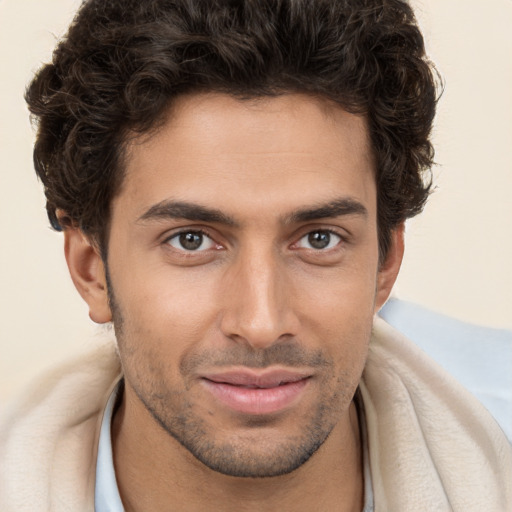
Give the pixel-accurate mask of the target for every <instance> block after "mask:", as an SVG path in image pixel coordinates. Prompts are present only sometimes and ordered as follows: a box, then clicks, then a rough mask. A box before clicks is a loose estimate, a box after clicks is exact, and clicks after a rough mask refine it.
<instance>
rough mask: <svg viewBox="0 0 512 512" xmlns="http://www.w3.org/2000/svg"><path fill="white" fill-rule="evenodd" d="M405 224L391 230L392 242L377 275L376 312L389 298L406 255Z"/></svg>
mask: <svg viewBox="0 0 512 512" xmlns="http://www.w3.org/2000/svg"><path fill="white" fill-rule="evenodd" d="M404 231H405V226H404V224H403V223H402V224H400V225H399V226H398V227H396V228H395V229H394V230H393V231H392V232H391V244H390V247H389V251H388V254H387V256H386V259H385V261H384V262H382V264H381V265H380V268H379V273H378V275H377V293H376V297H375V312H377V311H378V310H379V309H380V308H381V307H382V306H383V305H384V303H385V302H386V301H387V300H388V297H389V295H390V293H391V290H392V288H393V285H394V284H395V281H396V278H397V276H398V272H399V270H400V265H401V264H402V258H403V256H404Z"/></svg>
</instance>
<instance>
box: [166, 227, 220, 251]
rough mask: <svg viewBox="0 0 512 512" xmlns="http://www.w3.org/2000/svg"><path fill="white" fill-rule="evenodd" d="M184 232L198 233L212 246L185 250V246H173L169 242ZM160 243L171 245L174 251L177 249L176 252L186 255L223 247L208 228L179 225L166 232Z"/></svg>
mask: <svg viewBox="0 0 512 512" xmlns="http://www.w3.org/2000/svg"><path fill="white" fill-rule="evenodd" d="M186 233H194V234H200V235H202V236H203V237H205V238H207V239H209V240H210V242H211V244H212V245H213V246H212V247H208V248H206V249H198V250H187V249H185V248H180V247H175V246H173V245H172V244H171V243H170V241H171V240H173V239H178V238H179V237H180V236H181V235H184V234H186ZM162 244H164V245H167V246H169V247H171V248H172V249H173V250H175V251H178V252H181V253H184V254H187V255H192V254H194V253H198V254H200V253H203V252H207V251H209V250H211V249H220V248H222V247H223V246H222V244H220V243H218V242H217V241H216V240H215V238H214V237H213V236H212V234H211V233H210V232H209V231H208V230H206V229H204V228H202V227H180V228H177V229H176V230H174V231H173V232H172V233H167V234H166V235H165V237H164V238H163V240H162Z"/></svg>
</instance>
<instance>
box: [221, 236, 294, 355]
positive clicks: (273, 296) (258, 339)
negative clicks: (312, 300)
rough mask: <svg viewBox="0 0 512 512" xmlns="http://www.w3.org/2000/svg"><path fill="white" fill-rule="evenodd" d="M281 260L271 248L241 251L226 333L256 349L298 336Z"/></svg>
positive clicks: (232, 281)
mask: <svg viewBox="0 0 512 512" xmlns="http://www.w3.org/2000/svg"><path fill="white" fill-rule="evenodd" d="M282 267H283V265H282V264H281V258H280V257H279V254H278V253H277V251H276V250H275V249H274V248H273V247H272V245H271V244H268V245H265V246H262V245H261V244H260V245H258V244H253V245H251V246H247V247H245V248H244V249H242V250H240V252H239V254H238V257H237V261H236V264H235V265H234V267H233V268H232V275H231V276H230V279H228V282H229V283H230V286H229V287H228V289H227V290H226V292H225V293H227V294H228V295H229V299H228V301H227V304H226V308H225V310H224V314H223V330H224V333H225V334H226V335H227V336H229V337H231V338H236V339H238V340H243V341H244V342H245V343H248V344H249V345H251V346H252V347H254V348H264V347H266V346H269V345H271V344H273V343H274V342H276V341H278V340H279V339H280V338H282V337H283V336H285V335H289V336H290V335H291V336H293V335H294V332H293V321H291V316H292V315H291V311H289V310H288V300H287V290H286V278H285V275H284V269H283V268H282Z"/></svg>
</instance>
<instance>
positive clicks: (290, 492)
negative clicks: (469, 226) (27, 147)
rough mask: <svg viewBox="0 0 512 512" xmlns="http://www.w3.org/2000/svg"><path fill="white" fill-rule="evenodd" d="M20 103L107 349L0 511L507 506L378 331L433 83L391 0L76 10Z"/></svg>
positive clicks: (66, 392)
mask: <svg viewBox="0 0 512 512" xmlns="http://www.w3.org/2000/svg"><path fill="white" fill-rule="evenodd" d="M27 100H28V103H29V106H30V109H31V111H32V113H33V114H34V115H35V116H36V117H37V119H38V122H39V132H38V138H37V142H36V147H35V153H34V155H35V159H34V160H35V165H36V171H37V173H38V175H39V177H40V178H41V180H42V181H43V184H44V186H45V193H46V197H47V208H48V214H49V217H50V221H51V223H52V225H53V226H54V227H55V228H56V229H62V230H63V231H64V238H65V251H66V258H67V262H68V266H69V270H70V273H71V277H72V279H73V282H74V284H75V286H76V288H77V289H78V291H79V292H80V294H81V295H82V297H83V298H84V300H85V301H86V303H87V304H88V306H89V312H90V316H91V318H92V319H93V320H94V321H96V322H98V323H108V322H112V323H113V325H114V328H115V333H116V338H117V350H118V354H117V353H116V351H114V350H113V348H112V347H111V346H106V347H104V348H102V349H101V350H100V351H96V352H94V353H91V354H90V355H89V356H87V357H85V358H83V359H81V360H79V361H77V362H76V363H74V364H70V365H68V366H66V367H64V368H63V369H62V370H60V371H59V372H58V374H53V375H51V376H49V377H48V379H47V380H46V381H45V382H42V383H41V384H40V386H39V389H38V390H37V392H36V393H33V394H30V395H29V396H27V397H26V398H25V400H24V401H22V402H21V403H20V405H19V406H18V409H17V410H16V411H14V413H13V415H12V417H11V418H10V419H8V420H7V422H6V424H5V426H4V427H3V430H2V445H1V450H2V460H3V467H2V474H1V482H2V484H1V485H2V493H1V497H0V504H1V507H0V508H1V510H7V511H10V510H93V509H94V507H95V508H96V510H122V509H123V507H124V509H125V510H127V511H131V510H134V511H151V510H234V509H236V510H311V509H312V508H317V509H319V510H325V511H330V510H340V511H354V510H357V511H361V510H374V509H375V510H390V511H401V510H425V511H426V510H452V509H453V510H464V511H467V510H507V507H510V505H511V492H512V490H511V486H510V482H511V476H512V475H511V467H512V454H511V449H510V446H509V444H508V442H507V441H506V439H505V437H504V435H503V433H502V432H501V431H500V429H499V428H498V427H497V426H496V424H495V423H494V421H493V420H492V418H491V417H490V416H489V415H488V413H487V412H486V411H485V410H484V409H483V407H481V406H480V404H479V403H478V402H477V401H476V400H474V399H473V398H472V397H471V396H470V395H469V393H467V392H465V391H464V389H463V388H462V387H460V386H458V385H457V383H456V382H455V381H454V380H453V379H451V378H450V377H449V376H448V375H446V374H445V373H444V372H443V371H442V370H440V369H439V368H438V367H437V366H436V365H435V364H433V363H432V362H431V361H430V360H428V358H426V356H424V355H423V354H422V353H421V352H420V351H419V350H417V349H416V348H415V347H414V346H413V345H412V344H411V343H410V342H408V341H407V340H405V339H404V338H403V337H401V336H400V335H399V334H398V333H397V332H395V331H394V330H393V329H391V328H390V327H389V326H387V325H386V324H384V323H383V322H382V321H379V320H374V314H375V313H376V311H378V309H379V308H380V307H381V306H382V305H383V303H384V302H385V300H386V299H387V297H388V295H389V292H390V290H391V287H392V285H393V283H394V281H395V278H396V275H397V273H398V270H399V267H400V263H401V259H402V255H403V223H404V221H405V219H406V218H408V217H410V216H412V215H414V214H416V213H418V212H419V211H421V208H422V206H423V205H424V202H425V200H426V197H427V195H428V191H429V185H428V180H427V179H425V178H424V177H423V175H424V174H425V173H426V172H427V171H428V169H429V167H430V165H431V163H432V157H433V151H432V147H431V144H430V142H429V134H430V130H431V123H432V119H433V115H434V109H435V102H436V86H435V74H434V72H433V69H432V67H431V65H430V63H429V62H428V60H427V59H426V57H425V54H424V47H423V41H422V38H421V34H420V33H419V31H418V29H417V27H416V24H415V20H414V16H413V14H412V12H411V9H410V8H409V6H408V5H407V4H406V3H404V2H401V1H382V2H379V1H372V2H370V1H368V2H347V1H343V2H341V1H340V2H333V1H332V0H329V1H324V0H317V1H314V2H313V1H311V0H310V1H300V0H290V1H284V0H283V1H279V2H278V1H271V0H267V1H258V2H251V1H247V2H228V1H215V2H200V1H191V0H188V1H185V0H183V1H176V2H165V1H163V0H154V1H145V2H136V1H129V0H124V1H121V0H118V1H109V2H105V1H100V0H97V1H94V0H92V1H88V2H85V3H84V4H83V6H82V8H81V10H80V12H79V14H78V16H77V18H76V19H75V21H74V23H73V24H72V26H71V27H70V30H69V33H68V35H67V37H66V38H65V39H64V40H63V41H62V42H61V43H60V44H59V46H58V47H57V49H56V52H55V54H54V60H53V63H52V64H50V65H47V66H45V67H43V68H42V69H41V71H40V72H39V73H38V75H37V76H36V78H35V79H34V81H33V82H32V84H31V86H30V88H29V90H28V93H27Z"/></svg>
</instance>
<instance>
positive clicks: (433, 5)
mask: <svg viewBox="0 0 512 512" xmlns="http://www.w3.org/2000/svg"><path fill="white" fill-rule="evenodd" d="M78 4H79V2H77V1H76V0H0V65H1V67H0V69H1V71H0V72H1V82H0V87H1V91H0V180H1V182H0V208H1V211H0V235H1V237H0V243H1V265H0V315H1V316H0V403H1V402H3V401H5V400H6V399H7V398H9V397H10V396H12V394H13V393H14V392H15V391H16V390H17V389H19V388H20V386H21V385H22V384H23V383H25V382H27V381H28V380H30V378H31V376H33V375H34V374H35V373H37V372H39V371H41V368H43V367H46V366H48V365H49V364H51V363H54V362H55V361H58V360H60V359H62V358H64V357H67V356H68V355H69V354H71V353H73V352H76V351H79V350H81V349H83V348H84V347H86V346H87V345H88V344H90V343H94V342H95V340H97V339H98V338H99V337H101V336H104V335H105V331H106V329H105V327H98V326H95V325H94V324H93V323H92V322H91V321H90V320H89V318H88V313H87V308H86V307H85V305H84V304H83V303H82V301H81V299H80V297H79V296H78V293H77V292H76V291H75V290H74V288H73V285H72V283H71V280H70V279H69V276H68V273H67V269H66V266H65V261H64V256H63V249H62V235H60V234H58V233H54V232H52V231H51V230H50V229H49V227H48V222H47V219H46V214H45V210H44V198H43V194H42V188H41V185H40V183H38V181H37V180H36V178H35V174H34V172H33V169H32V144H33V140H34V133H33V130H32V128H31V126H30V124H29V120H28V113H27V110H26V107H25V104H24V101H23V92H24V88H25V86H26V84H27V82H28V81H29V80H30V77H31V76H32V74H33V73H34V72H35V71H36V70H37V69H38V67H39V66H40V65H41V64H42V63H43V62H47V61H48V60H49V59H50V56H51V51H52V48H53V47H54V45H55V42H56V40H57V39H58V37H60V36H62V35H63V33H64V32H65V29H66V27H67V25H68V23H69V21H70V20H71V19H72V16H73V13H74V11H75V9H76V8H77V6H78ZM413 6H414V7H415V9H416V13H417V16H418V19H419V20H420V24H421V26H422V27H423V31H424V35H425V38H426V40H427V48H428V53H429V55H430V57H431V58H432V60H434V62H436V64H437V66H438V68H439V70H440V71H441V74H442V76H443V78H444V81H445V84H446V87H445V92H444V95H443V97H442V99H441V102H440V105H439V110H438V117H437V121H436V125H435V126H436V127H435V132H434V143H435V145H436V149H437V153H436V155H437V156H436V160H437V162H438V165H437V166H436V168H435V169H434V173H435V178H436V191H435V193H434V195H433V196H432V197H431V200H430V203H429V205H428V206H427V208H426V210H425V212H424V213H423V215H421V216H420V217H418V218H416V219H414V220H413V221H410V222H409V223H408V225H407V249H406V255H405V260H404V263H403V267H402V272H401V276H400V277H399V280H398V283H397V285H396V287H395V291H394V295H395V296H398V297H400V298H404V299H408V300H411V301H414V302H417V303H419V304H422V305H425V306H427V307H429V308H431V309H434V310H437V311H440V312H443V313H446V314H448V315H451V316H454V317H457V318H459V319H462V320H466V321H469V322H473V323H478V324H484V325H490V326H495V327H507V328H512V313H511V310H512V270H511V262H512V236H511V235H512V200H511V198H510V194H511V191H512V172H511V171H512V169H511V162H512V0H487V1H485V2H484V1H482V0H466V1H464V2H462V1H461V0H422V1H419V0H417V1H413ZM107 334H108V333H107Z"/></svg>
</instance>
